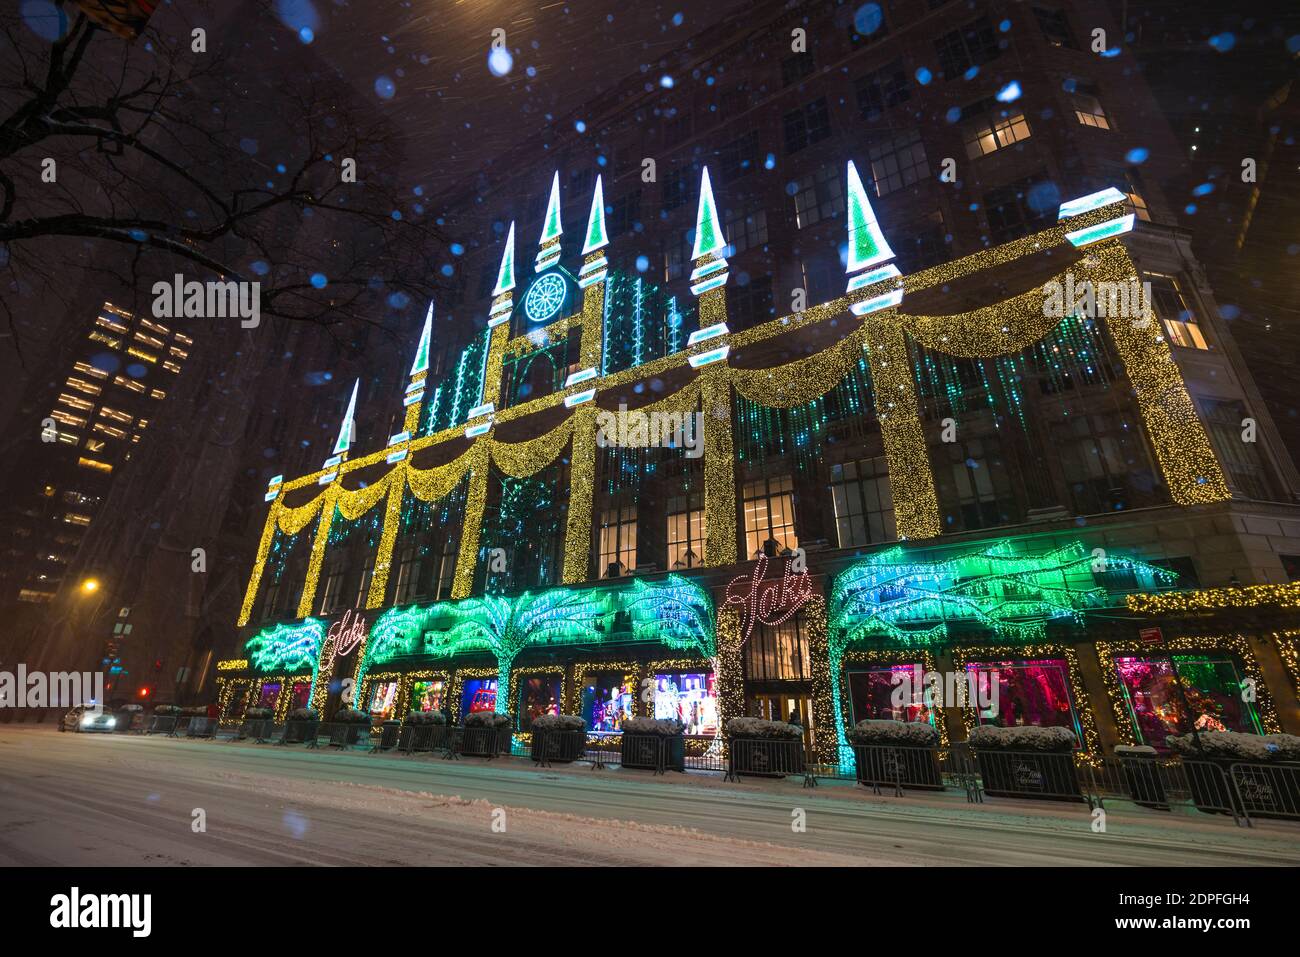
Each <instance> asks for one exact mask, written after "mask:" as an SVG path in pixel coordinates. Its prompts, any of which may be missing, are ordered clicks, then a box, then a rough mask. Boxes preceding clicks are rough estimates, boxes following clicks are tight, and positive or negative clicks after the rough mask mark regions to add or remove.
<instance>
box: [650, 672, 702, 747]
mask: <svg viewBox="0 0 1300 957" xmlns="http://www.w3.org/2000/svg"><path fill="white" fill-rule="evenodd" d="M655 717H656V718H676V719H677V720H678V721H681V722H682V723H683V724H685V725H686V733H687V734H697V735H714V734H717V733H718V698H717V695H716V694H715V693H714V687H713V673H712V672H693V673H683V672H674V673H673V674H659V675H655Z"/></svg>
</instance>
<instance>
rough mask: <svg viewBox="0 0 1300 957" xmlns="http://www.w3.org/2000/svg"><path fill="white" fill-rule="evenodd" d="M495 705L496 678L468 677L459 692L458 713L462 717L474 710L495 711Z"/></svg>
mask: <svg viewBox="0 0 1300 957" xmlns="http://www.w3.org/2000/svg"><path fill="white" fill-rule="evenodd" d="M496 706H497V679H496V678H470V679H469V680H468V681H466V682H465V686H464V689H463V690H462V691H461V693H460V714H461V717H462V718H463V717H464V716H465V715H467V714H473V713H474V712H476V711H495V710H496Z"/></svg>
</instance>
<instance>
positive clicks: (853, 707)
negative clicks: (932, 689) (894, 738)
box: [848, 663, 935, 725]
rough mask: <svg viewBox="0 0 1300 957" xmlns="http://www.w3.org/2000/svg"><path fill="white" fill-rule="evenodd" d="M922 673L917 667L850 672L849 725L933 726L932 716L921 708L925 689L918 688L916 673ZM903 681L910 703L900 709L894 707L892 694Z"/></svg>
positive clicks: (932, 710)
mask: <svg viewBox="0 0 1300 957" xmlns="http://www.w3.org/2000/svg"><path fill="white" fill-rule="evenodd" d="M917 668H920V670H921V673H922V674H924V673H925V666H924V665H921V664H919V663H918V664H912V663H908V664H901V665H883V666H880V667H872V668H864V669H854V670H852V671H850V672H849V675H848V678H849V714H850V718H851V721H850V724H856V723H857V722H859V721H866V720H868V719H870V720H874V721H880V720H884V721H924V722H927V723H929V724H931V725H933V724H934V720H935V712H934V709H933V708H927V707H926V704H925V688H924V687H920V686H918V683H917V681H916V680H915V678H916V669H917ZM895 676H898V678H899V679H905V680H906V682H907V684H908V685H910V686H911V687H910V692H911V693H910V694H909V695H908V696H907V697H908V698H909V699H910V700H909V701H904V702H903V704H902V706H901V707H899V706H895V704H894V693H895V692H896V691H898V690H899V689H900V688H902V687H904V686H903V685H902V684H901V682H900V681H896V680H895Z"/></svg>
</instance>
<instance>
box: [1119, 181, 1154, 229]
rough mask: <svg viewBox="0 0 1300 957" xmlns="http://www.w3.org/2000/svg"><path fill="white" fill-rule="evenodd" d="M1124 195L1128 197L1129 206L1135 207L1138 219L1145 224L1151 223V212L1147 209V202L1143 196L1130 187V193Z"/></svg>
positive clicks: (1134, 210)
mask: <svg viewBox="0 0 1300 957" xmlns="http://www.w3.org/2000/svg"><path fill="white" fill-rule="evenodd" d="M1124 195H1125V196H1126V197H1128V201H1129V205H1131V206H1132V207H1133V212H1134V214H1135V215H1136V216H1137V218H1138V219H1140V220H1142V221H1143V222H1144V223H1149V222H1151V210H1149V209H1147V201H1146V200H1145V199H1143V198H1142V194H1141V193H1139V192H1138V191H1137V189H1135V188H1134V187H1132V186H1130V187H1129V190H1128V192H1127V193H1125V194H1124Z"/></svg>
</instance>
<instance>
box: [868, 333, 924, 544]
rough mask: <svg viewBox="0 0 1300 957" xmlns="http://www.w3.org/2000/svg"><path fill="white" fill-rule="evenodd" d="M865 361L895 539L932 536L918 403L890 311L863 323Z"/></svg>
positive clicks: (904, 348) (904, 344)
mask: <svg viewBox="0 0 1300 957" xmlns="http://www.w3.org/2000/svg"><path fill="white" fill-rule="evenodd" d="M866 322H867V362H868V364H869V365H870V366H871V388H872V392H873V393H874V394H875V400H876V419H877V421H879V423H880V436H881V439H882V440H883V442H884V446H885V459H886V461H887V462H888V464H889V483H890V485H891V487H892V488H893V494H894V520H895V522H896V524H897V529H898V537H899V538H906V539H921V538H933V537H935V536H936V535H938V534H939V532H940V531H941V530H942V526H941V523H940V521H939V499H938V497H937V496H936V495H935V491H934V474H933V472H932V471H931V465H930V453H929V451H928V449H927V448H926V444H925V432H924V431H923V430H922V428H921V414H920V407H919V403H918V401H917V395H916V383H915V382H914V381H913V380H912V366H911V363H910V362H908V361H907V340H906V338H905V337H904V333H903V330H902V328H901V327H900V326H899V325H897V324H896V322H895V321H894V320H893V311H892V310H890V311H889V312H887V313H880V314H876V315H873V316H871V318H869V319H868V320H867V321H866Z"/></svg>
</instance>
